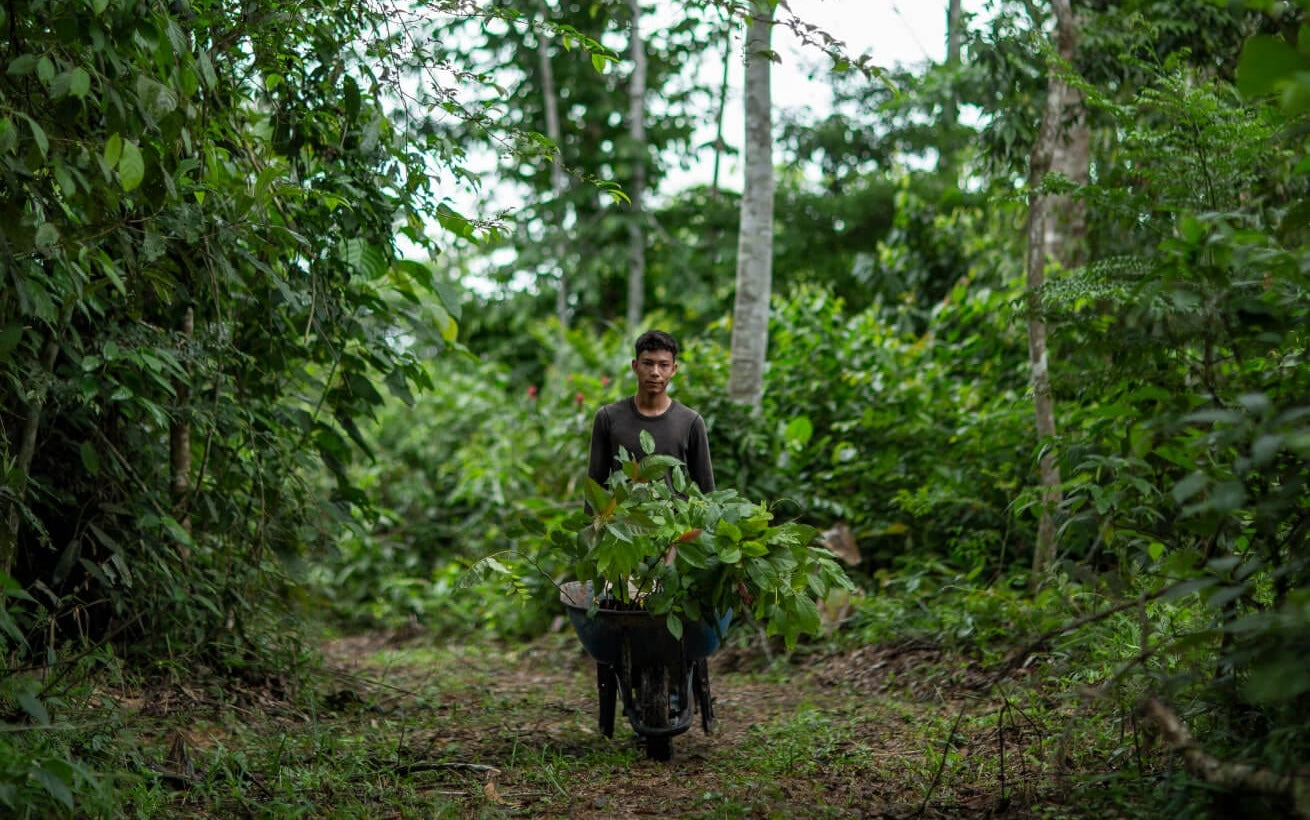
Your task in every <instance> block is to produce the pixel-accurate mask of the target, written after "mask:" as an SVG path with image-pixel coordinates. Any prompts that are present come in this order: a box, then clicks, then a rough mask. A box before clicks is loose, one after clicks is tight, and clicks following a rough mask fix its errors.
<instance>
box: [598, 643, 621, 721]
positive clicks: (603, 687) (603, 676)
mask: <svg viewBox="0 0 1310 820" xmlns="http://www.w3.org/2000/svg"><path fill="white" fill-rule="evenodd" d="M618 683H619V681H618V676H617V674H616V673H615V671H614V666H613V664H608V663H600V662H599V661H597V662H596V695H597V699H598V700H599V701H600V733H601V734H602V735H604V736H605V737H614V702H615V699H616V698H617V696H618Z"/></svg>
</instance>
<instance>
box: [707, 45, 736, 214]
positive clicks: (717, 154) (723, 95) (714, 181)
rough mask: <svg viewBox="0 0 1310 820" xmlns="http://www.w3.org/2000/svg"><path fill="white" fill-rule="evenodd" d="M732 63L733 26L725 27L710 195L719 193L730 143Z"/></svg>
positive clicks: (715, 116) (715, 117)
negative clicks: (726, 123) (726, 133)
mask: <svg viewBox="0 0 1310 820" xmlns="http://www.w3.org/2000/svg"><path fill="white" fill-rule="evenodd" d="M731 65H732V26H731V25H730V24H729V25H726V26H724V29H723V78H722V80H720V81H719V100H718V108H717V110H716V111H715V112H714V173H713V175H712V176H711V177H710V196H713V197H718V195H719V166H720V163H722V161H723V152H724V150H725V149H726V148H727V147H728V143H727V142H726V141H725V140H724V139H723V115H724V113H725V112H726V111H727V109H728V74H729V71H728V69H729V68H730V67H731Z"/></svg>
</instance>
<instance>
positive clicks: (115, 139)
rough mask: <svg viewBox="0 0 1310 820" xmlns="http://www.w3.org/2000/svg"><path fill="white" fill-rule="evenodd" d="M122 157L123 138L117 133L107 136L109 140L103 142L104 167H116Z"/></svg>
mask: <svg viewBox="0 0 1310 820" xmlns="http://www.w3.org/2000/svg"><path fill="white" fill-rule="evenodd" d="M122 155H123V138H122V136H120V135H119V134H118V132H114V133H113V134H110V135H109V139H107V140H105V150H104V154H103V156H104V159H105V165H108V166H109V167H110V168H113V167H114V166H116V165H118V158H119V157H121V156H122Z"/></svg>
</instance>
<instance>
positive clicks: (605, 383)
mask: <svg viewBox="0 0 1310 820" xmlns="http://www.w3.org/2000/svg"><path fill="white" fill-rule="evenodd" d="M612 381H614V380H613V379H611V378H610V377H609V376H601V377H600V386H601V387H609V386H610V382H612Z"/></svg>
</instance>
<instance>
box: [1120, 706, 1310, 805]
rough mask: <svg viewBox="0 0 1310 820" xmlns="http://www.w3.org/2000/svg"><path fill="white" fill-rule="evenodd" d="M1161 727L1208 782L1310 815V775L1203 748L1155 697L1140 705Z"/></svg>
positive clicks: (1191, 765)
mask: <svg viewBox="0 0 1310 820" xmlns="http://www.w3.org/2000/svg"><path fill="white" fill-rule="evenodd" d="M1140 709H1141V712H1142V714H1143V715H1145V716H1146V717H1148V718H1150V719H1151V720H1152V721H1153V722H1154V723H1155V725H1156V726H1158V727H1159V729H1160V734H1161V735H1163V736H1164V739H1165V741H1166V742H1167V743H1168V744H1169V745H1170V746H1172V747H1173V748H1174V750H1175V751H1177V752H1179V753H1181V754H1182V756H1183V762H1184V763H1185V764H1186V766H1187V769H1188V771H1190V772H1192V773H1193V774H1195V775H1196V776H1198V777H1200V778H1201V779H1202V780H1204V781H1205V782H1207V783H1210V784H1213V785H1215V786H1220V787H1222V788H1227V789H1246V790H1248V791H1253V792H1259V793H1260V794H1267V795H1271V796H1274V797H1282V798H1284V799H1286V800H1288V801H1290V802H1291V804H1292V807H1293V810H1294V811H1295V812H1296V814H1297V816H1298V817H1304V818H1310V775H1306V774H1305V773H1301V774H1279V773H1278V772H1274V771H1270V770H1269V769H1265V768H1261V767H1259V766H1256V765H1254V764H1251V763H1242V762H1234V761H1224V760H1219V759H1218V758H1216V757H1214V756H1213V755H1211V754H1209V753H1208V752H1206V751H1205V750H1204V749H1202V748H1201V746H1200V744H1198V743H1197V742H1196V740H1195V739H1194V738H1193V737H1192V733H1191V732H1190V731H1188V729H1187V726H1186V725H1184V724H1183V722H1182V721H1181V720H1180V719H1179V718H1178V715H1176V714H1174V711H1173V710H1172V709H1170V708H1169V707H1168V706H1166V705H1165V704H1164V703H1163V702H1162V701H1160V700H1158V699H1156V698H1148V699H1147V700H1146V701H1145V702H1144V703H1143V704H1142V705H1141V707H1140Z"/></svg>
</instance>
